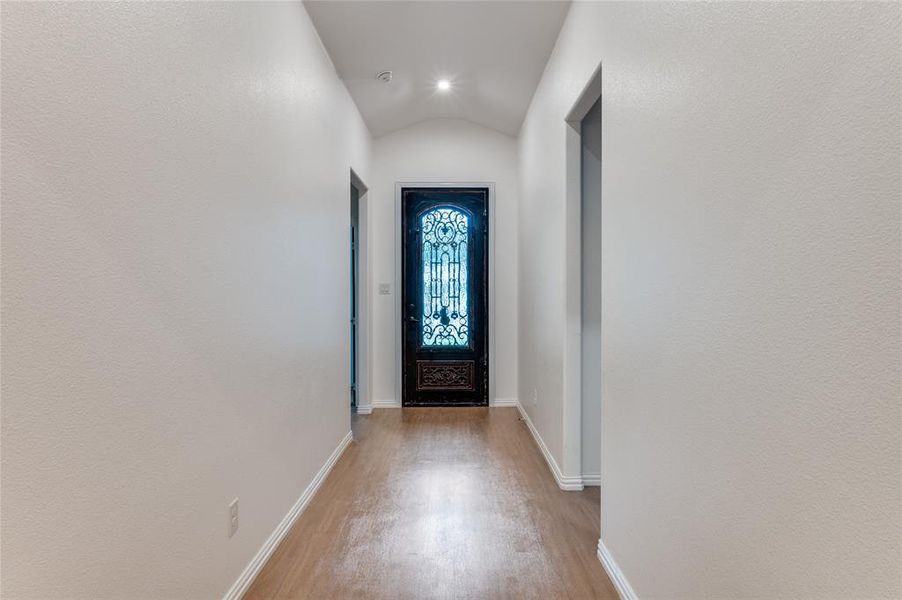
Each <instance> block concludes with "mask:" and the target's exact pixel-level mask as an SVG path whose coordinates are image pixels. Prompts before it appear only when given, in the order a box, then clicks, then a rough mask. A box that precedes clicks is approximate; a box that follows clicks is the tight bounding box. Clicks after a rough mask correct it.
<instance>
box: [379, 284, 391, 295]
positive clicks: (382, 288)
mask: <svg viewBox="0 0 902 600" xmlns="http://www.w3.org/2000/svg"><path fill="white" fill-rule="evenodd" d="M379 295H380V296H390V295H391V284H390V283H380V284H379Z"/></svg>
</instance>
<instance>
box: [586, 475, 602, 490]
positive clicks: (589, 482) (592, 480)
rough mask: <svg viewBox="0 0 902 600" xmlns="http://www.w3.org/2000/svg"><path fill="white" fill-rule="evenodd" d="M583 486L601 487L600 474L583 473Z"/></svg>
mask: <svg viewBox="0 0 902 600" xmlns="http://www.w3.org/2000/svg"><path fill="white" fill-rule="evenodd" d="M583 485H584V486H587V487H599V486H600V485H601V473H583Z"/></svg>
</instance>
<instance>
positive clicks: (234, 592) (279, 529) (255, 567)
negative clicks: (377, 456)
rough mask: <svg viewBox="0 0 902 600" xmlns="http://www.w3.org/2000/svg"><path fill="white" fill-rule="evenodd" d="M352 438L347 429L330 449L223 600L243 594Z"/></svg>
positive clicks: (238, 597) (238, 598)
mask: <svg viewBox="0 0 902 600" xmlns="http://www.w3.org/2000/svg"><path fill="white" fill-rule="evenodd" d="M353 439H354V433H353V432H352V431H349V432H348V434H347V435H346V436H345V437H344V438H343V439H342V440H341V442H339V443H338V447H336V448H335V450H333V451H332V454H330V455H329V458H327V459H326V462H325V463H324V464H323V466H322V467H320V469H319V471H317V473H316V475H315V476H314V477H313V481H311V482H310V484H309V485H308V486H307V488H306V489H305V490H304V491H303V493H302V494H301V496H300V498H298V500H297V502H295V503H294V506H292V507H291V510H289V511H288V514H286V515H285V518H283V519H282V521H281V523H279V524H278V525H277V526H276V529H275V531H273V532H272V534H271V535H270V536H269V538H268V539H267V540H266V541H265V542H263V546H261V547H260V550H258V551H257V554H255V555H254V557H253V558H252V559H251V562H250V563H248V565H247V566H246V567H245V568H244V571H242V572H241V575H239V576H238V579H237V580H235V583H234V584H232V587H231V588H229V591H228V592H226V594H225V596H223V600H240V598H241V597H242V596H244V594H245V592H247V590H248V588H249V587H250V586H251V584H252V583H253V582H254V578H256V577H257V575H258V574H259V573H260V570H261V569H263V566H264V565H265V564H266V561H267V560H269V557H270V556H271V555H272V553H273V552H274V551H275V549H276V548H277V547H278V545H279V543H280V542H281V541H282V539H283V538H284V537H285V535H286V534H287V533H288V532H289V531H290V530H291V526H292V525H294V522H295V521H297V519H298V517H300V516H301V514H302V513H303V512H304V509H305V508H307V505H308V504H309V503H310V500H312V499H313V496H314V495H316V492H317V491H318V490H319V487H320V486H321V485H322V483H323V481H325V479H326V476H327V475H329V471H331V470H332V467H334V466H335V463H337V462H338V459H339V458H341V455H342V454H343V453H344V451H345V449H346V448H347V447H348V445H350V443H351V441H352V440H353Z"/></svg>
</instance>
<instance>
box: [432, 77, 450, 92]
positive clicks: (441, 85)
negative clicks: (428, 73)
mask: <svg viewBox="0 0 902 600" xmlns="http://www.w3.org/2000/svg"><path fill="white" fill-rule="evenodd" d="M435 88H436V89H437V90H438V91H440V92H447V91H448V90H450V89H451V82H450V81H448V80H447V79H439V80H438V81H437V82H436V83H435Z"/></svg>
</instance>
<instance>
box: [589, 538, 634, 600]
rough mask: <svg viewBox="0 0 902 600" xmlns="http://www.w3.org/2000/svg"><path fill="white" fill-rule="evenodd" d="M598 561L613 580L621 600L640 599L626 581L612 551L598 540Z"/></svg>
mask: <svg viewBox="0 0 902 600" xmlns="http://www.w3.org/2000/svg"><path fill="white" fill-rule="evenodd" d="M598 560H599V561H601V565H602V566H603V567H604V570H605V572H606V573H607V574H608V577H610V578H611V583H613V584H614V588H615V589H616V590H617V594H618V595H619V596H620V600H639V597H638V596H636V592H634V591H633V587H632V586H631V585H630V582H629V581H627V580H626V575H624V574H623V571H621V570H620V567H619V566H617V561H615V560H614V557H613V556H611V553H610V551H608V549H607V547H606V546H605V545H604V542H602V541H601V539H599V540H598Z"/></svg>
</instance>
